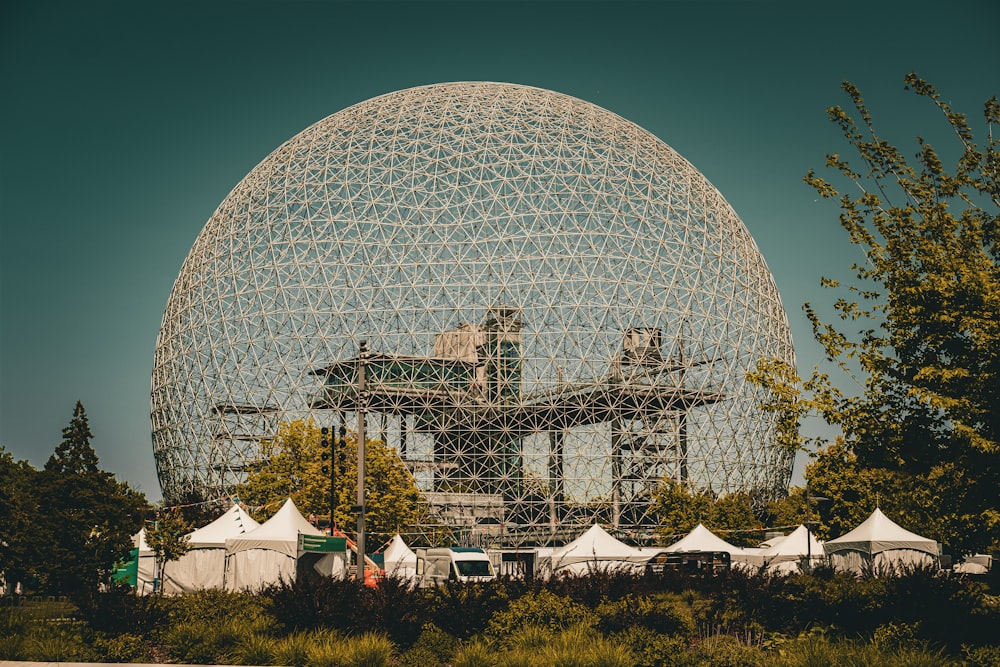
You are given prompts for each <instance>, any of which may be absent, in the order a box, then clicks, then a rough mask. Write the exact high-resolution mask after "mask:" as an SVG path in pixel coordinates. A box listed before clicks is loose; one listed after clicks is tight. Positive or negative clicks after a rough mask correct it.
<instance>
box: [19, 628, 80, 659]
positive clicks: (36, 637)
mask: <svg viewBox="0 0 1000 667" xmlns="http://www.w3.org/2000/svg"><path fill="white" fill-rule="evenodd" d="M82 630H83V628H81V627H80V626H79V625H78V624H76V623H70V624H65V623H43V624H38V625H36V626H33V627H32V629H31V630H30V631H29V633H28V636H27V637H25V639H24V641H23V642H22V643H21V649H20V653H21V655H20V656H19V657H18V659H19V660H32V661H36V662H87V661H91V660H96V659H97V658H98V656H97V655H96V653H95V652H94V650H93V649H92V648H91V647H90V646H89V644H88V643H87V642H86V641H84V638H83V632H82Z"/></svg>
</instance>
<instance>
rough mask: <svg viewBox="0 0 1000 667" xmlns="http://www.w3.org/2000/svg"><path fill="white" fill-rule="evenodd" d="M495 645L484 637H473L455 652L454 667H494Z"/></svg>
mask: <svg viewBox="0 0 1000 667" xmlns="http://www.w3.org/2000/svg"><path fill="white" fill-rule="evenodd" d="M496 660H497V657H496V653H495V651H494V647H493V646H492V645H491V644H490V643H489V642H487V641H485V640H483V639H478V638H477V639H473V640H472V641H470V642H469V643H467V644H464V645H462V646H461V647H460V648H459V649H458V651H456V652H455V660H454V662H453V663H452V667H494V665H495V664H496Z"/></svg>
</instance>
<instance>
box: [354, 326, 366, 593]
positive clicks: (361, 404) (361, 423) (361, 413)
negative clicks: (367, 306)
mask: <svg viewBox="0 0 1000 667" xmlns="http://www.w3.org/2000/svg"><path fill="white" fill-rule="evenodd" d="M367 363H368V342H367V341H361V345H360V346H359V348H358V504H357V505H356V507H355V509H356V511H357V513H358V569H357V577H358V582H359V583H361V584H364V583H365V416H366V413H367V408H368V390H367V388H366V387H365V370H366V368H365V367H366V366H367Z"/></svg>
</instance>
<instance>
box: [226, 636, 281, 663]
mask: <svg viewBox="0 0 1000 667" xmlns="http://www.w3.org/2000/svg"><path fill="white" fill-rule="evenodd" d="M277 644H278V642H277V640H276V639H274V638H273V637H268V636H266V635H250V636H248V637H244V638H243V640H242V641H240V643H239V644H238V645H237V646H236V649H235V650H234V652H233V662H236V663H237V664H240V665H273V664H274V662H275V660H274V654H275V649H276V647H277Z"/></svg>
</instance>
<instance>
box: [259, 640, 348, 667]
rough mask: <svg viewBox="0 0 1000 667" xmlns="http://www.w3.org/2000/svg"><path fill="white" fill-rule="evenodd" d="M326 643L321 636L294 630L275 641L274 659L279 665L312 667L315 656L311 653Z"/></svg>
mask: <svg viewBox="0 0 1000 667" xmlns="http://www.w3.org/2000/svg"><path fill="white" fill-rule="evenodd" d="M325 644H326V642H325V641H324V638H323V637H321V636H320V637H317V636H312V635H310V634H309V633H307V632H293V633H292V634H290V635H286V636H285V637H281V638H279V639H278V640H277V641H276V642H275V643H274V654H273V655H274V658H273V659H274V662H275V663H276V664H279V665H288V666H289V667H311V665H313V664H314V663H313V661H312V660H311V659H310V658H312V657H313V656H312V655H310V653H312V652H315V649H316V647H324V646H325ZM334 664H335V665H336V664H338V663H334Z"/></svg>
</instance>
